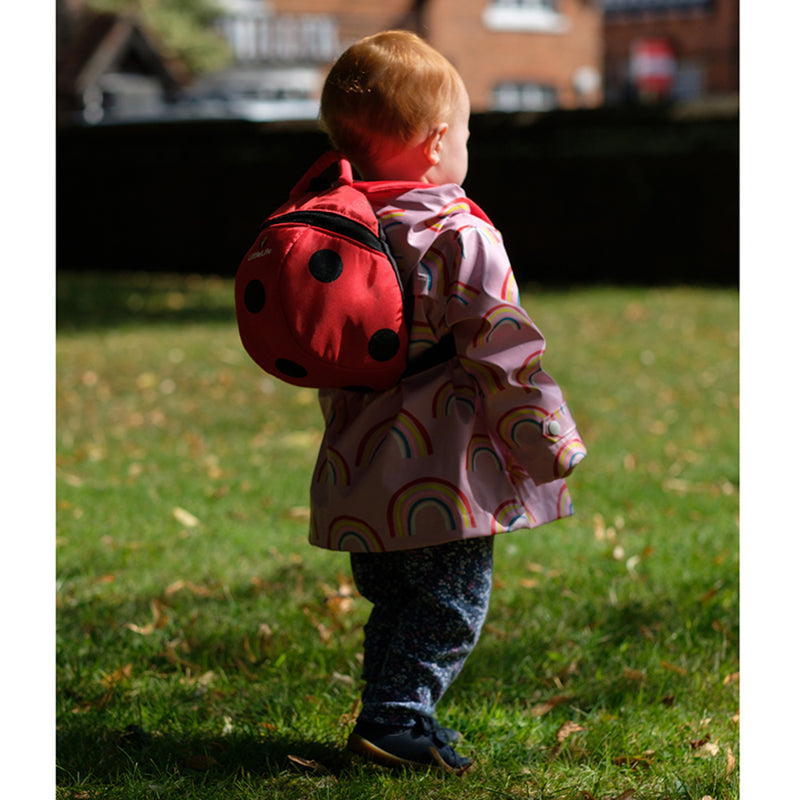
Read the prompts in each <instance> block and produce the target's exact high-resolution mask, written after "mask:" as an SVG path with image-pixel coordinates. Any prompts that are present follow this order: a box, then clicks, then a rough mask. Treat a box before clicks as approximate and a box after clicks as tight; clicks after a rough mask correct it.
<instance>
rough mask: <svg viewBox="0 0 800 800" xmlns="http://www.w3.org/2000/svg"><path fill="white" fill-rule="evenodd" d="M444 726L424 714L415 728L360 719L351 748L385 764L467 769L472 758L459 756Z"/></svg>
mask: <svg viewBox="0 0 800 800" xmlns="http://www.w3.org/2000/svg"><path fill="white" fill-rule="evenodd" d="M440 731H441V726H440V725H438V723H434V721H433V720H431V719H429V718H427V717H422V718H420V719H419V720H417V722H416V724H415V725H414V726H413V727H411V728H397V727H390V726H387V725H378V724H377V723H374V722H357V723H356V726H355V728H354V729H353V732H352V733H351V734H350V738H349V739H348V740H347V749H348V750H350V752H351V753H357V754H358V755H362V756H365V757H366V758H368V759H369V760H370V761H374V762H375V763H377V764H382V765H383V766H385V767H417V768H418V767H434V768H440V769H444V770H446V771H447V772H458V773H459V774H461V773H463V772H466V771H467V770H468V769H469V768H470V767H471V766H472V761H471V760H470V759H469V758H465V757H464V756H462V755H459V754H458V753H457V752H456V751H455V750H453V748H452V747H451V746H450V744H449V743H448V741H447V740H446V739H445V737H444V736H443V735H442V734H441V733H440Z"/></svg>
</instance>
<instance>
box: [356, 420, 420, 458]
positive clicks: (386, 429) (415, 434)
mask: <svg viewBox="0 0 800 800" xmlns="http://www.w3.org/2000/svg"><path fill="white" fill-rule="evenodd" d="M389 437H391V438H392V440H393V441H394V443H395V444H396V446H397V449H396V454H397V455H399V456H401V457H402V458H422V457H423V456H429V455H430V454H431V453H432V452H433V442H432V441H431V437H430V435H429V434H428V431H427V430H425V428H424V427H423V426H422V424H421V423H420V421H419V420H418V419H417V418H416V417H415V416H414V415H413V414H411V413H410V412H409V411H405V410H403V411H401V412H400V413H399V414H398V415H397V416H396V417H394V418H393V419H389V420H384V421H383V422H381V423H379V424H378V425H376V426H374V427H373V428H372V429H371V430H370V431H368V432H367V435H366V436H364V438H363V439H362V440H361V443H360V444H359V446H358V451H357V454H356V466H359V467H361V466H364V465H367V464H371V463H372V462H373V460H374V459H375V456H376V455H377V453H378V451H379V450H380V448H381V446H382V445H383V444H384V442H385V441H386V440H387V439H388V438H389Z"/></svg>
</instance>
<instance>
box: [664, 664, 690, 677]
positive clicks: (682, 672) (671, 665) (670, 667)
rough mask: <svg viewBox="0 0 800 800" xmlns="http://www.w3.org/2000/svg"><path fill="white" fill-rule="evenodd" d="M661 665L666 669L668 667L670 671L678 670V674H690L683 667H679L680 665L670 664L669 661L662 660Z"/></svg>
mask: <svg viewBox="0 0 800 800" xmlns="http://www.w3.org/2000/svg"><path fill="white" fill-rule="evenodd" d="M661 666H662V667H663V668H664V669H668V670H669V671H670V672H677V673H678V675H686V674H688V673H687V672H686V670H685V669H684V668H683V667H679V666H677V665H675V664H670V663H669V662H667V661H662V662H661Z"/></svg>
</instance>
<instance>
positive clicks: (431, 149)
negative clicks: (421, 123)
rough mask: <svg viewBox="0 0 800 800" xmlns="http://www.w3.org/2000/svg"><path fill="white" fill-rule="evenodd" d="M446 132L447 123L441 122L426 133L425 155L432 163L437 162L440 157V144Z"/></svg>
mask: <svg viewBox="0 0 800 800" xmlns="http://www.w3.org/2000/svg"><path fill="white" fill-rule="evenodd" d="M446 133H447V123H446V122H442V123H440V124H439V125H437V126H436V127H435V128H434V129H433V130H432V131H431V132H430V134H429V135H428V138H427V139H426V140H425V147H424V152H425V157H426V158H427V159H428V162H429V163H430V164H432V165H435V164H438V163H439V161H441V158H442V146H443V141H444V136H445V134H446Z"/></svg>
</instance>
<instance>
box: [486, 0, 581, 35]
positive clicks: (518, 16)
mask: <svg viewBox="0 0 800 800" xmlns="http://www.w3.org/2000/svg"><path fill="white" fill-rule="evenodd" d="M560 5H561V0H491V2H490V3H489V4H488V5H487V6H486V8H485V9H484V10H483V24H484V25H485V26H486V27H487V28H488V29H489V30H491V31H519V32H524V33H566V32H567V31H568V30H569V28H570V21H569V19H568V18H567V17H565V16H564V15H563V14H561V13H560V12H559V11H558V8H559V6H560Z"/></svg>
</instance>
